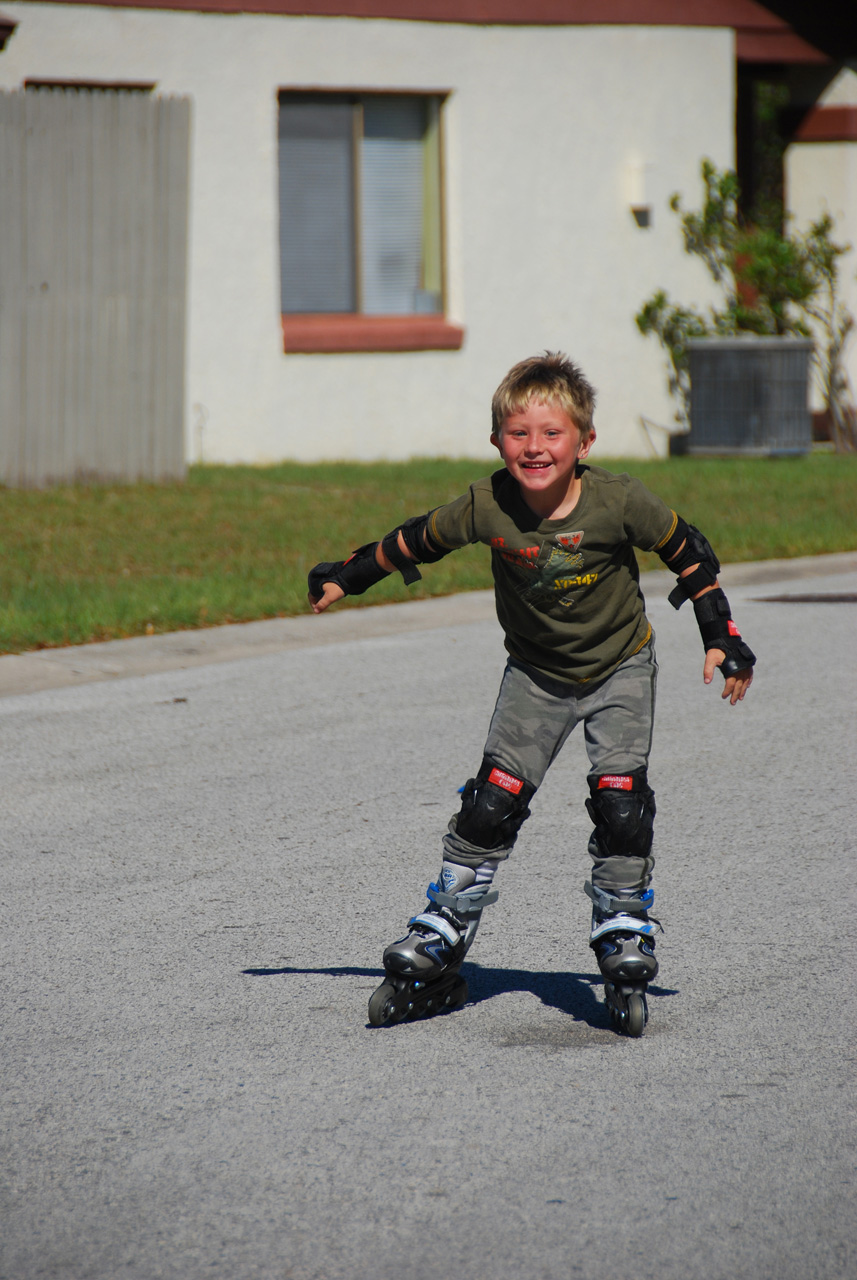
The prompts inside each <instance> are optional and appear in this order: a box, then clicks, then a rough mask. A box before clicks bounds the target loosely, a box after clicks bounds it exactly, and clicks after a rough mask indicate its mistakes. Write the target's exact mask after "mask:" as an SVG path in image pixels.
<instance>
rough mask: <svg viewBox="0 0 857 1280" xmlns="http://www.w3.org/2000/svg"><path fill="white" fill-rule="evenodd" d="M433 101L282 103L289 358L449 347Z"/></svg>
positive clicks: (351, 98) (377, 97)
mask: <svg viewBox="0 0 857 1280" xmlns="http://www.w3.org/2000/svg"><path fill="white" fill-rule="evenodd" d="M440 115H441V98H440V97H439V96H436V95H428V94H424V95H400V94H338V93H337V94H335V93H298V92H284V93H281V94H280V102H279V184H280V291H281V310H282V315H283V332H284V341H285V348H286V350H287V351H295V350H301V351H309V350H375V349H380V350H390V349H399V350H413V349H419V348H421V347H432V346H441V347H457V346H460V345H461V340H462V337H463V332H462V331H461V330H460V329H458V328H457V326H453V325H448V324H447V323H446V322H445V320H444V316H443V307H444V293H443V234H442V220H441V138H440Z"/></svg>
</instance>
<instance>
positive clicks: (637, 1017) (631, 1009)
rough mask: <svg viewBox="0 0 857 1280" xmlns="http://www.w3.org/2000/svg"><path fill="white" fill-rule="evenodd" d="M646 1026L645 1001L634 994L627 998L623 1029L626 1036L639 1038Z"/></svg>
mask: <svg viewBox="0 0 857 1280" xmlns="http://www.w3.org/2000/svg"><path fill="white" fill-rule="evenodd" d="M645 1025H646V1001H645V999H644V998H643V996H641V995H639V994H638V993H637V992H634V994H633V995H630V996H628V1011H627V1013H626V1014H625V1026H624V1028H623V1030H624V1032H625V1035H626V1036H634V1037H637V1036H641V1035H642V1034H643V1028H644V1027H645Z"/></svg>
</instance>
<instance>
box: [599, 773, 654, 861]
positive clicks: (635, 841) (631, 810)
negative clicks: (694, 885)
mask: <svg viewBox="0 0 857 1280" xmlns="http://www.w3.org/2000/svg"><path fill="white" fill-rule="evenodd" d="M589 789H590V791H591V792H592V796H591V799H589V800H587V801H586V808H587V809H588V810H589V816H590V818H591V819H592V821H593V822H594V823H595V839H596V841H597V843H598V847H599V849H600V851H601V856H602V857H604V858H612V857H616V856H619V857H621V856H625V857H632V858H647V857H648V856H649V854H650V853H651V849H652V836H653V834H654V819H655V793H654V791H652V789H651V787H650V786H649V784H648V782H647V780H646V770H645V769H635V771H634V772H633V773H625V774H614V773H603V774H590V776H589Z"/></svg>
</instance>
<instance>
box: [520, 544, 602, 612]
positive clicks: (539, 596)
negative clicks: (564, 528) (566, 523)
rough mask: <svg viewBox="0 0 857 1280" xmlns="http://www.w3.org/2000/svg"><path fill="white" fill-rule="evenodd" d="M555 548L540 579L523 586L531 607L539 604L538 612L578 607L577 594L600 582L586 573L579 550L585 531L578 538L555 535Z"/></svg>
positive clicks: (552, 548)
mask: <svg viewBox="0 0 857 1280" xmlns="http://www.w3.org/2000/svg"><path fill="white" fill-rule="evenodd" d="M554 540H555V543H556V544H558V545H554V547H551V548H550V554H549V556H547V559H546V561H545V563H544V564H542V566H541V568H540V570H539V576H537V579H536V580H535V581H532V582H523V584H522V585H521V588H519V593H521V598H522V600H526V602H527V604H535V605H536V608H542V609H544V608H549V607H550V605H554V604H562V605H563V607H564V608H567V609H569V608H570V607H572V605H573V604H574V598H576V594H577V591H578V590H579V588H581V586H591V585H592V582H595V580H596V579H597V573H582V572H581V570H582V568H583V564H585V556H583V553H582V552H579V550H578V547H579V545H581V543H582V540H583V530H578V531H577V532H574V534H555V535H554Z"/></svg>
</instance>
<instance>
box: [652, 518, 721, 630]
mask: <svg viewBox="0 0 857 1280" xmlns="http://www.w3.org/2000/svg"><path fill="white" fill-rule="evenodd" d="M682 543H684V546H683V547H681V544H682ZM678 547H681V551H677V549H678ZM658 555H659V556H660V558H661V559H662V560H663V561H664V563H665V564H666V565H667V566H668V567H669V568H670V569H672V570H673V572H674V573H679V574H680V573H681V572H682V570H683V569H689V568H690V566H691V565H692V564H695V565H696V568H695V569H694V571H693V573H689V574H687V576H686V577H684V578H679V580H678V582H677V583H676V585H675V587H673V589H672V591H671V592H670V594H669V602H670V604H671V605H672V607H673V608H674V609H680V608H681V606H682V605H683V604H684V602H685V600H689V599H690V598H691V597H692V596H695V595H697V594H698V593H699V592H700V591H704V590H705V588H706V587H713V586H714V584H715V582H716V581H717V575H718V573H719V572H720V561H719V560H718V559H717V556H716V555H715V554H714V550H713V548H712V546H711V543H710V542H709V541H708V539H707V538H706V537H705V535H704V534H702V533H700V532H699V530H698V529H697V528H696V526H695V525H692V524H687V522H686V521H684V520H682V518H681V516H677V517H676V526H675V529H674V530H673V532H672V533H671V534H670V536H669V538H667V540H666V542H665V543H664V544H663V546H661V547H658Z"/></svg>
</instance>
